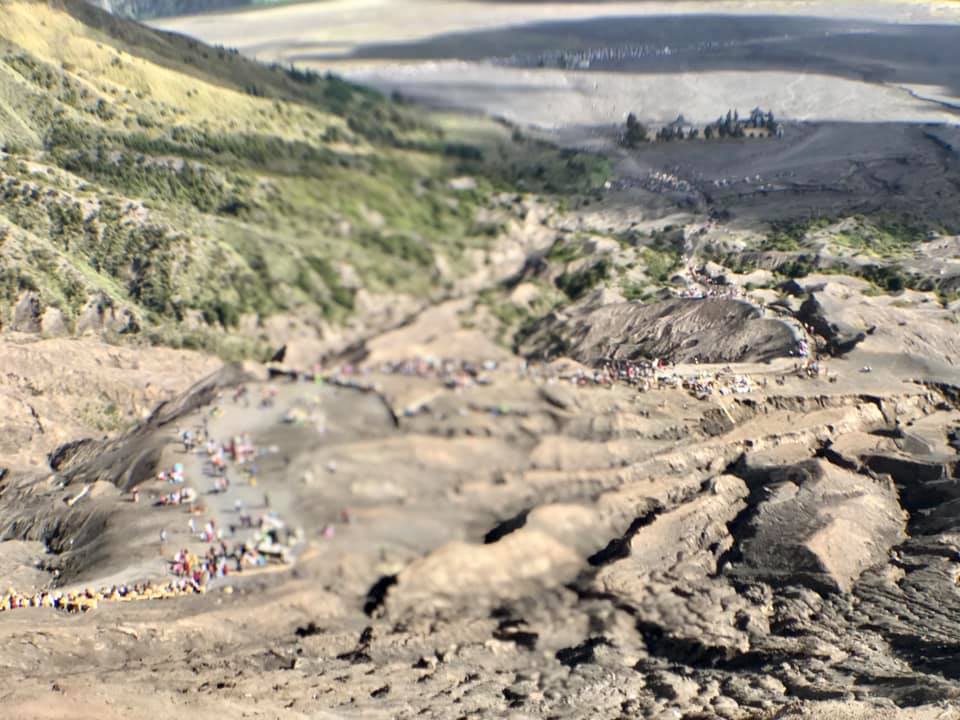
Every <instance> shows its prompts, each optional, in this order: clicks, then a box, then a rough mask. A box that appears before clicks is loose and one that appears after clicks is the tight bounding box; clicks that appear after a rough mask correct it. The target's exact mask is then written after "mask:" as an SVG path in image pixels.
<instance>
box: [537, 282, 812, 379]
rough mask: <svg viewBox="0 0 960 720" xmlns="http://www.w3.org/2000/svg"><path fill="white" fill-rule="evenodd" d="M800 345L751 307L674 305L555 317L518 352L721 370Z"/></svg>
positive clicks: (722, 302)
mask: <svg viewBox="0 0 960 720" xmlns="http://www.w3.org/2000/svg"><path fill="white" fill-rule="evenodd" d="M797 340H798V338H797V336H796V333H795V331H794V329H793V328H792V327H791V326H790V325H788V324H787V323H785V322H783V321H781V320H777V319H772V318H765V317H763V315H762V314H761V312H760V311H759V310H758V309H757V308H756V307H755V306H753V305H751V304H750V303H747V302H744V301H741V300H732V299H713V298H708V299H686V298H677V299H673V300H666V301H663V302H657V303H651V304H642V303H637V302H627V303H617V304H613V305H605V306H603V307H600V308H597V309H590V310H578V309H573V310H568V312H567V314H565V316H561V315H559V314H554V315H551V316H548V317H547V318H546V319H545V320H544V321H542V322H541V323H540V324H539V325H538V326H537V327H536V328H535V330H534V332H533V333H532V334H531V335H530V337H529V338H527V340H526V341H525V343H524V344H523V345H522V347H521V350H522V351H523V352H524V353H525V354H528V355H532V356H535V357H541V358H549V357H555V356H557V355H561V354H566V355H568V356H569V357H572V358H574V359H575V360H577V361H579V362H582V363H585V364H594V363H596V362H599V361H601V360H639V359H642V358H650V357H655V358H662V359H665V360H668V361H672V362H695V361H696V362H702V363H723V362H744V361H767V360H772V359H773V358H777V357H787V356H789V355H790V354H791V353H792V352H793V351H795V350H796V346H797Z"/></svg>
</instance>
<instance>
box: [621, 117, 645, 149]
mask: <svg viewBox="0 0 960 720" xmlns="http://www.w3.org/2000/svg"><path fill="white" fill-rule="evenodd" d="M646 141H647V128H646V126H644V124H643V123H642V122H640V121H639V120H637V116H636V115H634V114H633V113H630V114H629V115H627V131H626V132H625V133H624V135H623V144H624V145H626V146H627V147H636V146H637V145H639V144H640V143H645V142H646Z"/></svg>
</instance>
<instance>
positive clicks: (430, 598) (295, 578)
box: [0, 301, 960, 718]
mask: <svg viewBox="0 0 960 720" xmlns="http://www.w3.org/2000/svg"><path fill="white" fill-rule="evenodd" d="M691 302H695V301H691ZM709 302H710V301H704V303H709ZM898 311H899V312H903V313H909V312H910V310H909V309H907V308H902V307H901V308H898ZM431 312H432V313H433V315H432V316H431V315H428V316H427V317H428V318H429V317H433V321H432V322H434V323H441V316H442V313H441V312H440V310H439V309H437V310H433V311H431ZM861 312H863V311H861ZM438 313H439V314H438ZM851 322H853V321H852V320H851ZM427 325H429V323H418V322H414V323H411V324H410V325H409V326H407V328H404V329H399V330H396V331H393V332H392V333H390V334H389V335H388V336H384V337H383V339H382V340H371V341H370V347H371V350H373V351H374V353H375V354H372V355H371V357H376V360H377V363H381V362H385V361H387V360H389V359H391V358H392V359H402V358H404V357H408V356H409V355H408V354H407V349H408V348H417V349H420V350H422V349H423V348H424V342H427V343H428V347H429V340H430V339H429V338H428V337H425V336H424V331H425V328H426V326H427ZM931 342H932V343H933V345H931V347H936V348H940V349H939V350H938V351H939V352H943V349H944V348H942V346H940V345H939V344H938V343H939V342H941V341H938V340H936V339H932V340H931ZM887 348H889V345H888V340H887V339H885V338H884V337H882V336H878V335H877V334H876V333H875V334H873V335H871V336H868V338H867V339H866V340H865V341H864V342H863V343H862V344H861V345H859V346H858V347H857V349H856V350H855V352H854V354H853V356H851V357H850V358H847V359H837V360H825V361H824V362H825V366H826V373H827V374H825V375H822V376H821V377H819V378H805V377H802V376H799V375H795V374H794V373H793V367H794V363H795V361H794V360H793V359H791V358H782V359H779V360H775V361H774V362H772V363H770V364H750V363H742V364H734V365H733V366H731V367H730V368H729V369H727V370H725V369H724V368H722V367H720V366H706V365H701V366H677V370H676V371H671V372H676V373H679V374H680V375H681V376H690V377H701V378H702V377H713V376H714V375H715V374H717V373H719V375H717V376H716V377H718V378H719V380H718V384H717V386H716V387H717V389H718V390H719V388H721V387H727V384H728V380H729V379H730V378H732V376H733V375H743V376H745V377H748V378H749V379H750V380H751V382H752V388H753V389H752V391H751V392H749V393H746V394H726V395H724V394H720V393H719V392H715V393H714V394H713V395H711V396H708V397H705V398H704V397H701V398H699V399H698V398H697V397H695V396H694V393H690V392H687V391H685V390H683V389H680V388H670V387H664V389H652V390H649V391H647V392H638V391H637V390H636V389H635V388H632V387H630V386H627V385H615V386H613V387H602V386H599V387H598V386H594V385H592V384H587V385H584V386H580V385H577V384H572V383H571V382H570V381H569V380H565V379H563V373H564V371H562V370H559V369H557V368H560V367H562V366H561V365H557V364H554V365H553V366H551V367H553V368H555V369H556V370H555V374H554V375H552V376H550V373H548V372H547V370H545V369H544V370H542V371H541V370H536V369H531V368H528V370H527V371H525V372H524V371H522V369H521V368H522V365H521V364H520V363H519V361H511V360H506V361H503V362H501V365H500V366H499V368H498V369H496V370H489V371H485V372H484V373H483V375H485V376H486V377H487V378H488V380H489V381H490V382H489V383H488V384H482V385H472V386H468V387H465V388H462V389H459V390H457V389H451V388H448V387H445V386H444V384H443V383H442V382H441V381H440V380H439V379H437V378H432V377H407V376H398V375H386V374H383V373H381V372H379V370H378V369H377V368H379V367H380V365H379V364H375V365H373V366H372V367H371V368H370V371H369V372H367V373H364V374H362V376H361V379H362V381H363V382H364V383H366V384H373V385H376V386H377V387H378V388H379V391H378V392H373V393H369V392H362V391H359V390H351V389H348V388H337V387H332V386H330V385H317V384H314V383H311V382H305V381H291V380H287V379H283V378H278V379H274V380H271V381H265V380H258V379H256V378H257V377H258V373H262V370H257V369H256V368H253V367H250V368H247V369H245V370H241V369H236V368H235V369H228V370H226V371H224V372H221V373H220V374H218V375H216V376H213V377H212V378H211V379H210V380H209V381H206V382H204V383H201V384H198V385H196V386H195V387H194V388H193V389H192V390H191V391H189V392H188V393H187V394H186V395H184V396H183V397H182V398H181V399H180V400H179V401H177V402H173V403H168V404H167V405H165V406H163V407H162V408H161V409H160V410H159V411H158V412H157V413H155V414H154V416H153V418H152V419H151V420H150V421H149V422H147V423H146V424H145V425H142V426H141V427H139V428H137V429H134V430H133V431H131V432H130V433H128V434H127V435H125V436H120V437H118V438H117V439H115V440H112V441H108V442H106V443H105V444H100V445H96V444H95V445H89V446H85V447H80V448H79V449H78V450H75V451H74V452H73V454H72V455H69V454H67V453H64V454H62V455H61V457H60V460H59V461H58V462H59V470H58V471H57V472H56V473H55V474H54V475H55V478H56V479H59V480H60V481H62V482H65V483H66V486H65V487H63V488H60V487H58V483H57V482H56V480H55V481H54V482H52V483H50V482H47V481H44V480H41V479H38V480H36V481H33V482H31V481H30V479H29V476H26V475H22V474H16V475H14V476H13V477H12V478H9V479H8V481H7V482H6V483H5V484H4V485H3V486H2V491H0V517H2V518H4V521H3V525H4V527H6V528H7V530H6V536H7V537H9V538H12V537H14V536H16V537H17V539H18V540H25V541H30V542H33V543H34V544H32V545H31V544H27V545H24V544H23V543H22V542H13V541H12V540H11V541H10V542H6V543H0V549H3V550H4V551H5V552H4V554H3V557H4V558H7V561H6V562H7V563H9V564H11V566H12V567H18V568H24V565H25V564H29V562H30V559H31V558H34V557H36V556H37V552H38V551H39V550H40V549H41V548H42V545H40V544H38V543H37V541H41V542H45V543H46V545H47V547H48V548H49V549H50V552H48V553H47V554H45V555H44V556H43V559H44V561H45V563H46V566H47V567H50V568H59V569H60V573H61V574H60V582H61V583H65V584H67V585H71V586H75V585H77V584H79V585H81V586H82V585H84V584H92V585H97V584H99V583H100V582H116V581H118V580H121V579H125V580H128V581H132V580H134V579H138V578H146V577H160V576H162V574H163V568H162V563H161V562H160V558H159V556H158V555H157V539H156V538H157V533H158V531H159V528H161V527H164V528H167V529H168V531H169V533H170V535H171V545H173V544H174V543H176V544H180V543H181V542H183V543H186V542H189V541H188V540H187V537H186V521H187V516H186V515H185V514H184V513H183V512H182V511H181V510H179V509H177V508H152V507H149V506H148V505H146V504H145V503H143V502H141V504H140V505H133V504H131V503H129V502H127V501H126V500H125V499H124V498H123V497H122V495H121V494H120V493H119V492H118V491H116V490H113V491H110V488H112V487H113V486H119V487H129V485H130V484H131V483H139V484H140V487H141V488H142V491H143V495H144V497H145V498H149V497H150V496H151V494H152V493H153V492H161V491H163V492H165V491H167V489H168V486H165V485H162V484H159V483H156V482H155V481H152V480H149V479H147V478H148V476H149V475H150V474H152V470H151V472H150V473H146V472H144V473H142V474H141V473H140V472H139V471H137V472H133V473H132V472H131V471H132V468H134V467H135V466H137V464H138V463H139V462H142V461H143V458H144V457H145V455H144V453H145V450H147V449H149V448H155V449H156V454H154V455H150V454H149V453H148V456H149V457H151V458H154V459H155V460H156V461H157V462H159V463H160V466H163V467H165V466H167V465H169V464H171V463H172V462H174V461H177V460H185V461H186V462H187V473H188V477H190V478H191V481H192V482H194V483H195V484H196V485H197V486H198V488H199V489H201V491H203V490H205V489H206V484H207V483H208V482H209V481H208V480H205V479H203V476H202V474H201V473H200V466H199V465H197V464H195V463H194V460H193V458H192V457H191V456H184V455H183V452H182V449H181V448H180V446H179V444H177V443H176V442H175V438H176V433H177V429H178V428H183V427H191V426H195V425H197V424H199V423H200V422H201V421H202V418H203V417H207V418H208V422H209V423H210V427H211V432H212V433H213V434H214V435H215V436H219V437H223V436H226V435H229V434H232V433H235V432H239V431H241V430H242V431H246V432H249V433H251V435H252V436H253V438H254V440H255V442H256V443H257V444H258V445H260V446H263V447H269V446H271V445H274V446H276V447H275V450H274V452H272V453H271V454H269V455H267V456H265V457H264V458H263V459H262V460H261V461H259V462H260V465H261V467H260V469H259V471H258V479H259V483H258V486H257V487H256V488H255V489H254V488H250V487H248V486H246V485H244V483H242V482H236V483H235V487H234V489H233V490H231V491H230V493H228V494H227V495H226V496H225V497H223V498H220V497H217V496H209V499H208V510H209V512H210V513H211V514H213V515H215V516H216V517H218V518H220V519H221V522H222V524H225V523H228V522H230V521H231V519H232V515H233V511H232V503H233V501H234V500H235V499H236V498H238V497H239V498H242V499H243V500H244V501H245V502H246V503H247V505H248V506H249V507H257V506H258V503H259V502H260V494H261V493H262V492H267V493H269V495H270V499H271V507H272V508H273V509H275V510H277V511H278V512H279V513H280V514H281V516H282V517H283V518H284V519H285V520H286V521H288V522H289V523H291V524H293V525H298V526H302V527H303V528H304V531H305V535H306V540H307V547H306V548H305V549H304V550H303V552H302V553H301V554H300V558H299V560H298V562H297V563H296V565H295V566H294V567H292V568H286V569H280V570H279V571H275V572H271V573H267V574H253V575H250V576H248V577H244V576H242V575H241V576H235V577H234V578H233V579H232V580H231V581H230V583H229V585H230V586H231V587H232V588H233V590H234V591H233V592H232V593H231V594H227V593H226V592H224V590H225V588H226V587H228V584H227V583H226V582H224V581H218V583H215V584H214V586H213V588H212V589H211V591H210V592H209V593H208V594H207V595H205V596H195V597H187V598H181V599H178V600H169V601H154V602H145V603H134V604H103V605H101V607H100V608H99V609H98V610H96V611H93V612H91V613H88V614H86V615H84V616H82V617H73V616H65V615H62V614H56V613H54V612H53V611H48V610H19V611H15V612H9V613H4V614H2V615H0V634H2V635H3V642H2V647H3V648H4V651H3V653H2V655H0V662H2V663H3V664H4V665H5V666H6V667H7V669H8V673H12V674H13V675H15V676H17V677H18V678H24V680H23V681H22V682H19V683H18V684H17V685H16V686H15V688H11V690H9V691H8V692H7V694H6V703H7V707H9V708H12V709H11V712H12V713H13V715H12V716H13V717H56V716H57V713H63V712H65V711H66V708H68V707H69V708H70V715H71V716H72V717H98V718H111V717H117V718H119V717H125V718H129V717H134V718H136V717H157V716H176V715H179V714H180V713H184V712H187V713H189V714H190V715H191V716H192V717H215V716H223V715H224V713H226V714H227V715H228V716H234V715H235V716H243V715H246V716H249V717H271V718H272V717H280V718H296V717H328V716H329V717H351V716H363V717H413V716H427V717H454V716H462V715H467V716H469V715H477V716H484V717H489V716H508V715H511V714H512V715H514V716H517V717H598V716H599V717H621V716H627V717H633V716H641V717H676V716H677V714H678V713H679V714H681V715H683V714H686V715H687V716H689V717H695V716H700V717H727V718H754V717H771V718H772V717H775V716H776V717H823V718H846V717H897V718H900V717H917V718H926V717H944V718H947V717H956V713H955V712H954V710H953V707H954V705H953V704H954V703H955V702H956V701H957V699H958V698H960V686H958V685H957V683H956V677H957V675H956V672H957V671H956V657H957V656H958V655H957V654H958V652H960V649H958V647H957V645H956V642H955V633H954V632H953V626H954V620H955V615H956V612H957V611H958V610H960V606H958V602H960V601H958V597H960V596H958V594H957V590H956V578H957V577H958V573H960V564H958V560H957V558H958V557H960V555H958V547H960V546H958V545H957V542H958V541H957V538H958V537H960V525H958V523H957V520H956V514H955V512H954V511H953V510H952V508H953V507H954V505H955V504H956V502H957V497H958V495H957V492H956V489H955V486H956V478H958V477H960V476H958V473H960V456H958V455H956V454H955V451H954V450H953V449H952V448H951V447H950V446H949V445H948V443H947V440H948V438H947V433H948V432H949V431H950V430H951V429H952V428H956V427H957V426H958V423H960V412H958V407H957V404H956V403H957V397H958V394H957V387H958V386H960V384H958V383H957V382H956V373H955V372H953V373H952V375H951V371H950V370H949V369H948V368H947V367H945V366H944V367H940V370H939V371H938V373H939V374H936V375H935V374H934V373H933V372H932V371H931V370H930V369H927V370H924V369H923V368H922V366H921V365H920V362H919V361H920V358H918V359H917V363H916V364H915V366H914V370H913V371H911V372H904V371H903V370H902V369H901V367H900V366H899V365H898V364H897V362H888V361H885V360H883V358H884V357H886V356H885V355H884V352H885V350H886V349H887ZM468 349H469V350H472V351H474V352H476V351H477V347H473V348H468ZM447 350H448V352H450V354H451V355H452V354H453V351H452V350H450V348H449V346H447ZM861 352H862V353H871V355H870V357H873V358H874V364H873V368H872V370H873V371H872V372H870V373H863V372H860V365H859V364H858V363H859V361H858V360H857V359H856V357H857V353H861ZM471 359H476V360H482V359H484V358H483V357H482V356H481V357H476V358H471ZM503 359H504V358H503V357H501V360H503ZM667 359H669V354H668V356H667ZM250 373H253V374H252V375H251V374H250ZM951 377H952V378H953V379H952V380H951ZM924 378H927V379H928V380H929V382H927V383H926V384H924V383H917V382H911V381H912V380H923V379H924ZM238 382H245V383H246V384H247V387H248V388H249V398H250V404H249V406H248V405H246V404H245V403H244V402H243V401H239V402H237V401H234V400H233V399H232V391H231V390H230V388H231V387H233V386H235V384H236V383H238ZM218 388H222V390H219V389H218ZM269 388H273V389H275V391H276V400H275V404H274V405H273V406H272V407H270V408H262V407H260V404H259V402H258V400H259V398H260V397H261V396H262V393H263V392H265V391H266V390H268V389H269ZM208 403H212V404H213V405H215V406H218V407H219V408H220V409H221V411H222V412H221V413H220V414H218V415H216V416H210V415H209V407H210V406H209V405H208ZM294 408H301V409H302V410H303V412H304V413H305V417H308V418H309V420H308V422H306V423H304V424H302V425H290V424H287V423H284V422H283V420H282V418H283V416H284V414H285V413H286V412H287V411H288V410H291V409H294ZM321 428H322V432H321ZM138 459H139V460H138ZM93 480H99V481H100V482H99V483H97V485H96V487H98V488H101V487H102V488H103V489H101V490H99V491H98V492H96V493H93V495H95V496H94V497H89V498H85V499H83V500H81V501H80V502H79V503H78V504H77V505H75V506H74V507H73V508H66V506H64V504H63V498H64V497H65V496H70V495H73V494H74V493H75V492H76V491H77V490H78V489H79V487H80V486H81V484H83V483H88V482H91V481H93ZM344 510H347V512H348V518H349V522H345V521H344V516H343V515H342V513H343V511H344ZM54 518H56V522H54V521H53V519H54ZM328 525H330V526H332V527H333V528H334V530H335V534H334V536H333V537H325V536H324V533H323V529H324V528H325V527H326V526H328ZM91 527H94V528H100V529H99V530H98V531H96V532H91ZM16 577H17V578H18V581H19V582H23V583H30V582H34V583H38V584H41V585H42V584H45V583H46V582H49V580H45V579H44V577H45V576H44V575H43V574H42V573H40V574H37V573H36V572H35V571H34V574H33V575H30V574H29V573H27V572H26V569H25V568H24V569H22V570H21V571H20V575H17V576H16ZM47 577H49V576H47ZM918 706H920V707H919V709H913V708H918ZM898 707H899V708H904V709H903V710H897V708H898ZM325 713H327V714H325Z"/></svg>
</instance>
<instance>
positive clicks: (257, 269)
mask: <svg viewBox="0 0 960 720" xmlns="http://www.w3.org/2000/svg"><path fill="white" fill-rule="evenodd" d="M0 146H2V147H3V150H4V154H3V155H2V156H0V322H2V323H3V325H4V326H5V327H8V328H9V327H11V326H16V325H17V323H19V324H21V325H22V324H23V323H24V322H26V323H27V324H29V322H30V317H26V319H24V314H25V313H26V314H27V315H28V316H30V315H33V316H37V315H39V314H40V313H42V312H44V310H45V308H48V307H53V308H56V309H57V310H58V311H59V313H60V314H62V317H63V320H64V323H65V324H66V326H67V329H68V330H72V329H75V328H76V325H77V322H78V319H82V318H84V317H87V316H88V315H89V312H90V307H91V304H97V305H98V306H99V307H101V308H102V307H104V306H107V307H109V306H111V305H112V306H114V307H116V308H121V307H122V308H127V309H128V310H129V312H128V315H130V316H131V317H132V320H131V321H130V322H129V323H126V324H125V325H124V326H123V327H122V328H121V329H122V330H124V331H125V332H127V333H130V334H133V335H136V336H138V337H143V338H147V339H149V340H152V341H156V342H163V343H167V344H172V345H187V346H203V347H208V348H211V349H216V350H218V351H220V352H222V353H224V354H227V355H238V354H250V353H252V352H262V351H264V350H265V349H266V348H264V347H258V346H257V341H256V338H257V332H256V326H257V324H258V323H260V322H262V321H263V320H264V319H265V318H268V317H270V316H271V315H275V314H279V313H295V314H296V315H297V316H298V317H300V318H303V319H304V320H306V321H308V322H310V321H316V322H321V321H327V322H334V323H335V322H341V321H343V320H344V319H345V318H346V317H348V316H349V315H350V314H351V313H352V312H354V310H355V304H356V299H357V293H358V291H360V290H361V289H362V290H363V291H364V292H367V293H371V294H373V295H376V294H377V293H390V294H392V295H396V294H404V295H408V296H414V297H425V296H428V295H430V294H436V293H438V292H443V291H444V287H445V286H447V289H449V286H451V285H452V284H453V283H454V282H455V279H456V276H457V273H461V272H466V271H467V270H468V269H469V262H468V260H467V258H468V256H469V255H470V254H471V253H470V251H471V249H475V248H481V249H482V248H485V247H488V246H489V245H490V244H491V243H492V242H493V241H494V238H495V236H496V235H497V232H498V228H497V227H496V226H495V225H494V226H491V224H490V223H489V222H478V221H477V210H478V209H479V208H483V207H486V206H487V205H488V204H489V203H490V201H491V196H492V195H493V193H495V192H496V191H498V190H515V189H517V188H523V189H525V190H530V191H537V192H543V193H570V192H577V191H580V190H586V189H588V188H590V187H595V186H596V185H597V184H599V183H602V182H603V180H604V179H605V173H606V166H605V164H604V162H603V161H602V160H600V159H598V158H595V157H593V156H586V155H581V154H573V153H569V152H560V151H558V150H556V149H555V148H553V147H552V146H549V145H546V144H543V143H539V142H535V141H531V140H526V139H524V138H523V137H522V136H521V135H519V134H518V133H512V132H511V131H510V129H509V128H505V127H502V126H499V125H496V124H494V123H492V122H490V123H486V122H482V121H478V120H475V119H471V120H470V121H469V122H468V121H466V120H464V121H460V120H457V119H451V118H438V117H433V116H428V115H426V114H425V113H424V111H423V110H421V109H419V108H415V107H411V106H407V105H404V104H402V103H399V102H394V101H392V100H390V99H387V98H384V97H382V96H380V95H379V94H377V93H375V92H372V91H370V90H366V89H364V88H361V87H357V86H355V85H352V84H349V83H347V82H344V81H342V80H340V79H338V78H336V77H330V76H328V77H320V76H317V75H313V74H306V73H301V72H298V71H294V70H290V69H284V68H277V67H272V68H271V67H265V66H262V65H257V64H255V63H252V62H250V61H248V60H246V59H244V58H242V57H240V56H239V55H237V54H236V53H234V52H231V51H229V50H226V49H220V48H211V47H206V46H204V45H202V44H199V43H197V42H194V41H192V40H189V39H186V38H183V37H179V36H173V35H168V34H163V33H158V32H155V31H152V30H149V29H147V28H144V27H142V26H139V25H136V24H134V23H132V22H129V21H126V20H122V19H119V18H117V17H113V16H110V15H108V14H106V13H104V12H103V11H101V10H98V9H96V8H93V7H91V6H89V5H87V4H85V3H83V2H81V1H80V0H75V1H72V2H71V1H70V0H68V1H67V2H64V3H62V4H49V3H47V2H32V1H28V0H19V1H11V0H0ZM462 176H469V177H470V178H471V180H470V182H466V183H465V182H451V181H452V180H454V179H455V178H460V177H462ZM24 298H27V300H25V299H24ZM28 301H29V302H28ZM25 303H26V305H27V307H26V309H25ZM18 304H19V312H16V311H15V308H17V306H18Z"/></svg>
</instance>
